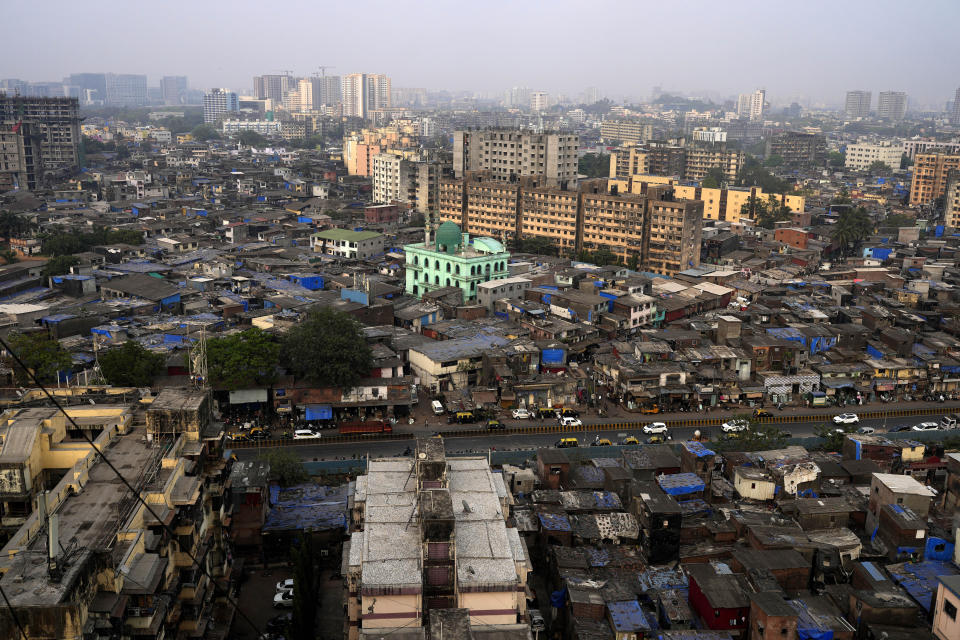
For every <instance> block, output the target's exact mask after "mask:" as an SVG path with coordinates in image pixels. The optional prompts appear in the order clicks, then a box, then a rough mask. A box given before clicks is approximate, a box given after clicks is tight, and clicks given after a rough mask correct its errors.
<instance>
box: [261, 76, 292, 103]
mask: <svg viewBox="0 0 960 640" xmlns="http://www.w3.org/2000/svg"><path fill="white" fill-rule="evenodd" d="M293 85H294V79H293V77H292V76H288V75H280V74H268V75H264V76H255V77H254V78H253V95H255V96H256V97H257V98H259V99H260V100H264V99H268V100H272V101H273V103H274V104H283V95H284V94H285V93H286V92H287V91H289V90H290V89H292V88H293Z"/></svg>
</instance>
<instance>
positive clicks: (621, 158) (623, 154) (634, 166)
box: [609, 147, 650, 178]
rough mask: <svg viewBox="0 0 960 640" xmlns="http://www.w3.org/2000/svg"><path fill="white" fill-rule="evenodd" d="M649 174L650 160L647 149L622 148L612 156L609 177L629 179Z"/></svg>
mask: <svg viewBox="0 0 960 640" xmlns="http://www.w3.org/2000/svg"><path fill="white" fill-rule="evenodd" d="M648 173H650V159H649V153H648V152H647V150H646V149H644V148H642V147H621V148H619V149H617V150H615V151H613V152H612V153H611V154H610V174H609V177H611V178H629V177H630V176H636V175H645V174H648Z"/></svg>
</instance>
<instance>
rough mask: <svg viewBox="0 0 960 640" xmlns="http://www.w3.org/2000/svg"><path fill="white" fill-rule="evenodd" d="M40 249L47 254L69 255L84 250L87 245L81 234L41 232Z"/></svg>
mask: <svg viewBox="0 0 960 640" xmlns="http://www.w3.org/2000/svg"><path fill="white" fill-rule="evenodd" d="M40 249H41V251H42V252H43V253H44V254H45V255H48V256H69V255H72V254H74V253H80V252H81V251H86V249H87V245H86V244H84V242H83V237H82V236H81V235H76V234H71V233H53V234H42V235H41V236H40Z"/></svg>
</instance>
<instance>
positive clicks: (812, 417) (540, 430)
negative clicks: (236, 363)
mask: <svg viewBox="0 0 960 640" xmlns="http://www.w3.org/2000/svg"><path fill="white" fill-rule="evenodd" d="M948 410H949V408H948V409H945V408H943V407H918V408H915V409H891V410H888V411H867V412H865V413H858V414H857V415H858V416H859V417H860V419H861V420H883V419H885V418H886V419H890V418H910V417H917V416H930V415H942V414H943V413H945V412H946V411H948ZM834 415H836V413H816V414H803V415H790V414H787V415H779V416H773V417H771V418H754V419H753V420H754V421H755V422H757V423H758V424H795V423H798V422H800V423H810V422H823V423H825V424H833V416H834ZM734 417H736V416H727V417H725V418H690V419H682V420H659V421H654V420H651V421H645V422H639V421H638V422H601V423H596V424H585V425H581V426H579V427H572V426H562V425H558V424H555V425H531V426H516V427H507V428H505V429H484V428H480V429H457V430H453V431H444V432H438V433H439V435H441V436H443V437H444V438H476V437H480V436H504V435H507V436H517V435H535V434H545V433H556V434H565V433H582V432H585V431H630V430H637V429H639V430H641V431H642V430H643V427H644V426H645V425H648V424H652V423H653V422H663V423H664V424H666V425H667V427H668V428H671V429H683V428H704V429H706V428H709V427H719V426H720V425H722V424H723V423H724V422H726V421H728V420H731V419H733V418H734ZM427 435H428V434H427V433H390V434H354V435H331V436H324V437H321V438H318V439H305V440H293V439H283V440H249V441H229V442H228V443H227V448H232V449H256V448H263V449H270V448H274V447H296V446H307V445H314V446H316V445H324V444H345V443H349V442H390V441H398V442H399V441H404V440H413V439H414V438H416V437H417V436H420V437H424V436H427ZM430 435H433V433H430Z"/></svg>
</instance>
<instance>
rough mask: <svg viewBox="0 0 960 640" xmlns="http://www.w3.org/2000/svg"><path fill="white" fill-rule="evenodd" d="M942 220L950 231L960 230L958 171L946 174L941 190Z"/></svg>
mask: <svg viewBox="0 0 960 640" xmlns="http://www.w3.org/2000/svg"><path fill="white" fill-rule="evenodd" d="M943 207H944V220H945V221H946V223H947V226H948V227H950V228H951V229H960V171H949V172H947V186H946V187H945V188H944V190H943Z"/></svg>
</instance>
